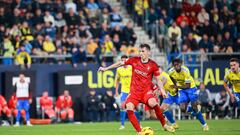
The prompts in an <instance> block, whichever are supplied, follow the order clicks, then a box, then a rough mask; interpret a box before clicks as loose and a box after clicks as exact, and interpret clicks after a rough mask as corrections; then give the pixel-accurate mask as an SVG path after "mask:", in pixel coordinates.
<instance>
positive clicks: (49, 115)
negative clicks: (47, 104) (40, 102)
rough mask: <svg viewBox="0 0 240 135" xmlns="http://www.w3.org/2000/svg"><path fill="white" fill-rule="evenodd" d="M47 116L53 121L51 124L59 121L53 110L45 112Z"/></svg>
mask: <svg viewBox="0 0 240 135" xmlns="http://www.w3.org/2000/svg"><path fill="white" fill-rule="evenodd" d="M45 114H47V116H48V117H49V118H50V119H51V123H55V122H56V121H57V118H56V114H55V112H54V110H53V109H47V110H45Z"/></svg>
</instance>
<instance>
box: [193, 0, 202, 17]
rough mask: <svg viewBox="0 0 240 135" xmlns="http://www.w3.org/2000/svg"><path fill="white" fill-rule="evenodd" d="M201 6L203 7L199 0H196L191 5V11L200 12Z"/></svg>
mask: <svg viewBox="0 0 240 135" xmlns="http://www.w3.org/2000/svg"><path fill="white" fill-rule="evenodd" d="M202 8H203V7H202V5H201V3H200V0H196V1H195V3H194V4H193V6H192V12H195V13H196V14H198V13H199V12H201V10H202Z"/></svg>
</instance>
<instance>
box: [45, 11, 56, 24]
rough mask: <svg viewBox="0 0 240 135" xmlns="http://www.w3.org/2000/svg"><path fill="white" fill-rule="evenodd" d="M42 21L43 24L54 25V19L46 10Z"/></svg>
mask: <svg viewBox="0 0 240 135" xmlns="http://www.w3.org/2000/svg"><path fill="white" fill-rule="evenodd" d="M43 20H44V22H45V23H46V22H50V23H51V24H52V25H53V26H54V25H55V19H54V17H53V16H52V15H51V14H50V12H49V11H48V10H47V11H45V16H44V17H43Z"/></svg>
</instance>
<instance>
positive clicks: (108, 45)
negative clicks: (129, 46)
mask: <svg viewBox="0 0 240 135" xmlns="http://www.w3.org/2000/svg"><path fill="white" fill-rule="evenodd" d="M102 52H103V54H104V55H116V48H115V47H114V45H113V42H112V40H111V37H110V36H109V35H106V36H105V39H104V43H103V48H102Z"/></svg>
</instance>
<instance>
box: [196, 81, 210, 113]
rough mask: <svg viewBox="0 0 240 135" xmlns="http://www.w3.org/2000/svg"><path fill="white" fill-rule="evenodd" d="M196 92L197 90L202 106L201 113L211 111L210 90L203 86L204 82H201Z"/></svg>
mask: <svg viewBox="0 0 240 135" xmlns="http://www.w3.org/2000/svg"><path fill="white" fill-rule="evenodd" d="M198 92H199V97H198V98H199V101H200V104H201V107H202V108H201V109H202V112H203V115H206V114H208V113H209V112H211V111H212V107H213V104H212V100H211V94H210V91H209V89H207V88H206V87H205V84H204V82H201V83H200V87H199V89H198Z"/></svg>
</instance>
